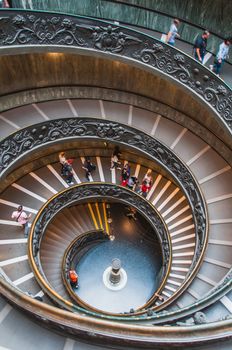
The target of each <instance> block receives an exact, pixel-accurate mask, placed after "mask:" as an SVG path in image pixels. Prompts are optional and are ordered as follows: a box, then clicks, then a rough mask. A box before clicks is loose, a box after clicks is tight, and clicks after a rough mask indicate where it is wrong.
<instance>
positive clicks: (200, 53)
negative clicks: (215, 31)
mask: <svg viewBox="0 0 232 350" xmlns="http://www.w3.org/2000/svg"><path fill="white" fill-rule="evenodd" d="M209 36H210V33H209V31H208V30H205V31H204V32H203V33H202V35H201V36H200V35H198V36H197V38H196V40H195V43H194V46H193V48H194V58H195V59H196V60H197V61H199V62H201V63H203V62H204V57H205V53H206V47H207V40H208V38H209Z"/></svg>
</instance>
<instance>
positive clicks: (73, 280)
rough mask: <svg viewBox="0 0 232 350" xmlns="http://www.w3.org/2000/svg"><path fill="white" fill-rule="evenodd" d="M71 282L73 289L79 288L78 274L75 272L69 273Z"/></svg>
mask: <svg viewBox="0 0 232 350" xmlns="http://www.w3.org/2000/svg"><path fill="white" fill-rule="evenodd" d="M69 281H70V284H71V286H72V287H74V288H78V274H77V273H76V271H75V270H70V271H69Z"/></svg>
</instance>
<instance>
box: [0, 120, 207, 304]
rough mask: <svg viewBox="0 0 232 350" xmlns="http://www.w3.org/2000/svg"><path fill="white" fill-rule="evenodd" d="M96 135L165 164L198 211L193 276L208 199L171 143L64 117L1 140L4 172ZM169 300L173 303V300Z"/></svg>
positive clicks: (115, 125)
mask: <svg viewBox="0 0 232 350" xmlns="http://www.w3.org/2000/svg"><path fill="white" fill-rule="evenodd" d="M94 138H95V139H101V140H103V141H110V142H116V143H122V144H123V145H126V146H127V147H130V148H132V149H135V150H136V151H137V152H139V153H141V152H142V153H143V154H145V155H146V157H148V158H150V159H152V160H154V161H156V162H158V163H159V164H161V166H163V167H164V168H165V169H166V171H167V172H169V173H170V174H171V177H173V178H174V179H175V181H176V182H177V183H179V185H180V187H181V188H182V190H183V192H184V193H185V195H186V197H187V199H188V202H189V205H190V207H191V209H192V212H193V213H194V223H195V231H196V250H195V255H194V259H193V263H192V265H191V276H194V275H195V274H196V272H197V271H198V269H199V267H200V263H201V261H202V258H203V255H204V251H205V249H206V245H207V240H208V220H207V210H206V205H205V200H204V198H203V196H202V193H201V190H200V187H199V185H198V183H197V181H196V180H195V178H194V176H193V174H192V173H191V171H190V170H189V169H188V168H187V167H186V165H185V164H184V163H183V162H182V161H181V160H180V159H179V158H178V157H177V156H176V155H175V154H174V153H173V152H172V151H171V150H170V149H169V148H168V147H167V146H165V145H164V144H162V143H161V142H160V141H157V140H155V139H154V138H152V137H151V136H148V135H147V134H145V133H144V132H142V131H138V130H135V129H134V128H131V127H129V126H126V125H123V124H119V123H115V122H109V121H107V120H99V119H91V118H81V119H80V118H77V119H76V118H71V119H68V118H64V119H57V120H54V121H47V122H43V123H39V124H36V125H33V126H30V127H27V128H24V129H22V130H20V131H18V132H16V133H14V134H12V135H10V136H9V137H7V138H6V139H4V140H3V141H2V142H1V143H0V146H1V148H0V171H1V172H2V176H4V172H5V171H6V170H9V168H10V166H11V165H13V164H14V163H15V162H16V163H17V161H18V160H19V159H20V157H22V156H24V155H26V154H28V153H29V152H32V151H34V150H36V149H37V148H39V147H46V146H47V145H50V144H53V143H54V142H56V141H58V140H61V139H62V141H64V140H65V139H66V140H71V139H76V140H77V139H87V140H88V139H91V140H92V139H94ZM12 150H13V152H12ZM0 175H1V174H0ZM190 281H191V278H190V275H189V277H188V279H187V280H186V281H185V283H186V285H187V284H188V283H190ZM183 288H184V284H182V288H180V289H178V291H179V293H180V292H181V291H182V290H183ZM168 300H169V302H171V300H172V299H171V298H170V299H168Z"/></svg>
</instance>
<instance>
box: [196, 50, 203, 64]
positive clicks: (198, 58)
mask: <svg viewBox="0 0 232 350" xmlns="http://www.w3.org/2000/svg"><path fill="white" fill-rule="evenodd" d="M204 57H205V55H202V56H201V58H202V61H200V60H199V58H198V55H197V52H196V50H195V51H194V58H195V60H197V61H198V62H201V63H203V62H204Z"/></svg>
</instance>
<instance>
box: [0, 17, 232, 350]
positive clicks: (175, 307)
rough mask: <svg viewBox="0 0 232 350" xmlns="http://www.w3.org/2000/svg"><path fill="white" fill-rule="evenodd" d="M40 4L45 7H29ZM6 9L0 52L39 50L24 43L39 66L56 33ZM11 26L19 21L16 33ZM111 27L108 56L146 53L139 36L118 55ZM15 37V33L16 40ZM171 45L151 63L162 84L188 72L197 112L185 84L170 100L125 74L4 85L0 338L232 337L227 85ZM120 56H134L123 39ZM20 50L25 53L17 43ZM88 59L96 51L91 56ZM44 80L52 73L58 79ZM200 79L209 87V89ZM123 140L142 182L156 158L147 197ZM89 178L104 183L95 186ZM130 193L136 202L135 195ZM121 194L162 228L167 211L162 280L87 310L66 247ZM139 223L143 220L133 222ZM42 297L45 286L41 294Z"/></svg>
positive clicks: (46, 344)
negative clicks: (65, 163) (27, 220)
mask: <svg viewBox="0 0 232 350" xmlns="http://www.w3.org/2000/svg"><path fill="white" fill-rule="evenodd" d="M32 15H33V16H34V17H36V16H38V18H37V19H34V18H32V17H30V16H32ZM4 16H5V20H4V24H3V32H4V31H5V32H6V33H10V34H9V36H8V38H6V36H4V35H3V39H1V40H3V41H2V42H1V45H2V52H3V53H8V54H9V56H7V57H8V59H9V60H11V56H10V54H14V55H16V54H17V53H18V52H19V53H24V57H25V60H27V57H26V56H27V55H26V54H25V53H26V52H28V50H29V49H30V50H29V52H32V53H33V54H34V52H35V56H37V55H38V57H39V59H38V62H37V64H38V65H39V62H40V60H41V59H42V58H44V57H42V56H41V54H40V53H37V54H36V52H38V51H39V49H38V47H39V45H41V48H42V49H44V47H45V49H46V46H49V43H48V42H46V40H50V38H47V39H46V40H45V42H44V41H43V40H44V38H43V37H42V34H41V33H40V34H41V35H40V38H39V40H40V42H39V41H38V42H37V43H35V42H33V40H35V39H34V37H33V36H32V37H33V39H32V42H31V43H30V38H31V36H30V35H31V34H29V37H28V39H27V40H24V35H25V32H26V31H29V29H28V28H29V27H27V22H26V21H27V19H28V20H29V21H31V23H32V26H35V23H37V24H38V23H39V21H40V18H39V16H40V13H37V14H36V13H30V12H28V13H27V12H22V13H21V14H20V15H17V13H14V12H13V11H12V12H10V11H9V13H8V12H7V11H5V12H4V15H3V17H4ZM20 16H21V17H20ZM27 16H28V17H27ZM42 16H43V14H42ZM46 16H47V15H45V19H44V20H46V18H47V17H46ZM51 16H52V15H51ZM51 16H50V14H48V18H49V25H51V23H52V24H53V25H56V23H55V22H54V23H53V22H52V20H51ZM59 16H61V21H62V23H63V27H62V28H66V29H67V28H68V30H70V25H73V24H72V23H71V22H68V21H75V19H73V18H72V17H70V18H68V16H65V17H62V15H57V18H58V17H59ZM66 17H67V18H66ZM9 18H11V20H9ZM65 20H66V22H65ZM36 21H37V22H36ZM12 23H13V25H12ZM70 23H71V24H70ZM82 23H83V25H84V26H85V28H87V27H88V26H91V28H93V26H94V29H93V32H94V35H95V38H96V37H97V36H98V35H99V31H100V29H96V28H100V27H96V26H100V24H101V25H102V27H101V28H104V26H105V25H106V24H104V23H100V22H99V21H97V20H92V22H91V19H88V20H87V22H85V19H80V21H79V22H78V25H79V26H80V25H81V24H82ZM8 26H9V28H8ZM28 26H29V25H28ZM65 26H66V27H65ZM12 28H13V29H14V30H15V28H16V33H17V35H14V33H13V29H12ZM72 28H73V27H72ZM82 29H83V26H82ZM62 30H64V29H62ZM86 30H87V31H88V30H89V28H87V29H86ZM98 30H99V31H98ZM111 30H112V29H109V28H108V31H107V37H104V38H103V40H102V39H101V38H102V37H100V36H98V37H97V41H96V43H97V46H95V47H94V50H95V51H96V50H99V52H100V53H102V52H103V53H104V55H106V56H107V55H109V57H110V59H111V60H112V65H114V67H115V65H116V67H117V65H125V66H126V65H128V67H129V66H130V63H129V61H130V59H135V60H136V59H138V48H137V47H136V51H135V52H134V53H133V55H131V58H130V59H128V61H124V63H120V62H119V61H117V58H118V59H122V56H120V55H121V52H122V51H120V50H121V49H119V46H120V45H122V41H120V42H118V41H117V42H116V44H115V47H114V46H113V49H115V50H116V51H115V50H111V51H110V50H109V46H107V45H108V44H107V42H106V46H104V45H105V41H104V40H107V38H109V37H110V35H111V33H112V31H111ZM121 30H122V31H124V30H125V29H121ZM64 31H65V30H64ZM73 31H74V29H73ZM73 31H72V34H73V33H74V32H73ZM127 31H129V32H126V34H125V35H124V36H123V34H120V35H121V38H123V39H124V40H129V41H130V40H131V41H132V42H133V43H131V45H133V44H134V43H135V42H136V44H135V45H137V42H139V43H140V44H141V42H142V39H141V37H140V36H139V35H144V34H139V35H138V36H136V35H137V34H138V33H137V34H136V33H135V32H133V31H130V30H129V29H127ZM113 33H114V31H113ZM115 33H116V29H115ZM123 33H124V32H123ZM37 34H38V33H37ZM66 34H67V33H66ZM69 34H70V31H69ZM69 34H67V35H69ZM129 34H130V35H129ZM59 35H61V34H59ZM73 35H74V34H73ZM16 36H17V37H18V39H19V40H18V39H14V40H18V41H17V42H15V41H14V40H13V39H12V38H16ZM91 38H92V36H91ZM143 38H144V40H147V41H146V46H145V48H144V50H145V51H146V50H147V51H146V53H145V54H146V55H148V54H150V53H151V54H152V55H153V56H152V57H153V58H154V57H155V56H156V54H157V52H158V53H159V52H160V47H159V46H156V47H155V44H154V47H155V50H154V51H152V49H151V48H150V49H149V48H148V44H149V40H150V39H149V37H146V36H145V35H144V37H143ZM11 39H12V40H11ZM37 39H38V38H37ZM86 42H87V41H86ZM99 43H100V44H101V45H100V44H99ZM16 44H17V45H16ZM75 44H77V45H80V47H81V48H80V52H81V50H83V51H85V50H88V48H85V49H83V47H82V45H83V42H81V41H79V42H78V43H75ZM140 44H139V45H140ZM156 44H157V45H160V44H159V43H156ZM15 45H16V46H17V48H16V49H15V47H14V46H15ZM30 45H31V46H30ZM59 45H60V47H59ZM65 45H69V41H67V42H65V39H63V41H62V39H61V38H59V43H56V44H55V46H56V47H55V48H56V49H57V47H59V50H60V51H62V50H64V51H65V49H64V47H65ZM73 45H74V44H73ZM112 45H114V44H112ZM11 46H12V47H11ZM29 46H30V47H29ZM85 46H87V44H86V45H85ZM157 48H158V49H157ZM11 49H12V52H11V51H10V50H11ZM68 49H70V48H68ZM156 49H157V50H158V51H156ZM166 49H167V50H168V53H167V54H168V57H170V55H171V54H172V51H171V53H170V49H169V48H168V47H167V48H165V47H164V48H163V49H162V50H166ZM4 50H5V51H4ZM7 50H8V51H7ZM14 50H15V51H14ZM20 50H21V51H20ZM53 50H54V48H53ZM71 50H74V49H73V47H72V49H71ZM94 50H93V48H89V53H88V54H86V52H85V53H84V54H85V56H83V57H84V58H86V57H87V56H88V55H92V54H93V55H94V54H95V53H93V52H94ZM148 50H150V51H148ZM162 50H161V51H162ZM172 50H173V55H174V56H173V57H174V58H175V59H176V61H177V62H180V65H178V64H179V63H178V64H177V66H175V69H176V71H175V73H170V71H171V69H169V70H167V71H165V72H163V71H162V69H163V66H161V64H160V65H159V64H158V66H155V63H154V62H153V63H152V65H151V67H150V68H149V69H151V70H152V69H153V68H152V67H154V66H155V67H156V71H154V72H153V74H154V75H156V74H157V75H159V74H161V76H162V74H163V76H162V79H163V80H162V79H161V78H160V79H161V80H160V84H161V85H160V87H162V86H163V85H162V84H164V86H166V85H165V84H169V82H170V79H174V80H175V79H176V80H178V79H179V81H178V82H179V83H180V85H178V84H177V87H176V89H177V90H178V89H179V91H180V94H183V96H185V95H186V100H185V104H186V106H185V108H186V110H188V108H189V109H190V110H193V109H194V107H196V110H197V111H198V113H197V115H196V116H195V117H193V114H194V113H193V112H192V111H189V113H188V114H186V115H185V114H184V112H183V108H182V107H183V104H182V103H181V102H180V100H179V103H180V105H178V98H179V99H180V98H181V95H179V96H178V95H176V96H177V97H178V98H176V99H173V100H172V97H171V96H167V104H165V101H161V102H160V101H159V102H158V101H155V102H154V101H153V99H152V98H151V97H149V95H148V97H146V96H144V95H141V94H140V93H137V95H136V93H135V91H133V93H130V92H128V91H123V87H125V85H124V86H122V89H121V91H119V89H118V90H116V86H115V85H113V84H112V87H110V88H106V87H105V86H104V85H103V87H101V86H100V85H101V84H100V83H99V86H96V84H92V86H85V84H84V83H83V85H82V86H78V87H72V86H65V85H68V84H65V83H63V84H59V86H52V81H51V83H50V84H48V85H47V84H46V82H45V80H44V81H42V82H41V81H40V82H39V83H38V85H37V86H32V87H29V84H27V83H26V84H25V85H24V86H26V89H24V90H25V91H22V90H23V89H21V91H17V89H16V90H12V91H7V88H6V92H5V95H4V96H3V94H2V96H1V103H2V107H1V110H2V112H1V115H0V137H1V155H0V156H1V174H2V181H1V191H2V192H1V195H0V213H1V214H0V228H1V230H0V268H1V284H0V292H1V294H2V298H1V300H0V335H1V337H0V338H1V341H0V348H2V349H12V350H13V349H23V348H29V349H34V348H36V347H37V346H38V344H37V340H38V342H39V344H40V348H41V349H52V348H56V349H65V350H68V349H103V348H106V347H110V348H115V349H120V348H122V349H127V348H138V349H145V348H154V349H156V348H157V349H166V348H172V347H173V348H186V349H188V348H189V349H190V348H192V347H194V346H197V348H198V349H208V348H209V349H219V347H220V348H221V347H222V348H223V349H230V347H231V341H230V337H231V314H232V294H231V293H232V292H231V263H232V254H231V250H232V238H231V228H232V218H231V212H232V188H231V186H232V181H231V178H232V171H231V148H230V147H231V101H230V98H231V90H229V88H228V87H227V86H226V84H224V83H223V82H222V81H220V80H219V79H218V78H216V77H215V76H214V75H213V73H211V72H209V71H208V70H207V69H206V68H205V67H201V66H200V65H199V64H198V63H196V62H194V61H193V60H192V59H191V58H190V57H187V58H185V59H186V60H187V63H186V67H184V68H183V67H182V66H181V64H182V63H181V62H182V61H181V60H182V59H181V58H180V54H181V53H180V52H179V51H177V50H175V49H172ZM51 51H52V50H51ZM99 52H98V54H99V55H100V53H99ZM81 54H82V55H83V52H81ZM117 55H118V57H117ZM146 55H145V56H143V54H142V55H141V56H140V58H141V57H143V58H144V59H142V65H141V66H140V67H139V68H140V69H141V70H142V69H144V70H145V69H147V65H149V64H150V61H149V60H148V56H146ZM177 55H179V56H178V57H177ZM18 56H20V55H18ZM125 56H126V57H128V56H129V53H128V51H126V53H125ZM2 57H4V56H2ZM80 57H81V55H80ZM12 59H13V60H14V59H15V61H16V62H18V59H17V57H16V56H12ZM62 59H63V58H61V60H62ZM97 59H98V58H96V60H97ZM58 60H59V58H58ZM70 60H71V59H70ZM77 60H78V58H77ZM155 60H158V58H157V57H156V58H155ZM82 61H84V59H82ZM105 61H106V60H105ZM176 61H175V62H176ZM79 62H81V61H79ZM86 62H87V64H88V63H89V61H88V60H87V58H86ZM56 64H59V62H58V61H56ZM83 64H84V63H83ZM106 64H107V63H106ZM175 64H176V63H175ZM22 65H23V62H22ZM188 65H192V66H193V67H192V71H193V76H196V77H197V78H196V79H197V81H196V82H195V85H194V86H193V84H192V85H191V84H190V83H189V82H190V80H188V81H187V80H185V77H183V74H187V75H188V74H190V73H186V70H187V69H188ZM180 67H181V68H180ZM126 69H127V68H126ZM128 69H130V68H128ZM159 70H160V71H159ZM179 70H180V76H178V72H179ZM67 72H68V70H67ZM69 73H70V72H69ZM85 73H86V72H85ZM135 73H136V72H135ZM16 74H17V73H16ZM86 74H87V73H86ZM125 74H126V70H125ZM141 74H142V73H141ZM168 74H174V75H172V76H168ZM206 77H207V78H206ZM44 78H45V77H44ZM110 78H111V77H110ZM120 78H121V79H122V77H120ZM47 79H48V82H49V79H50V78H49V77H47ZM68 79H69V78H67V83H68ZM25 80H26V79H25ZM51 80H52V78H51ZM109 80H110V79H109ZM164 81H165V83H164ZM17 84H20V82H18V81H17ZM148 84H149V82H148ZM170 84H171V83H170ZM184 84H186V86H187V87H186V86H184ZM199 84H200V85H199ZM207 84H209V85H207ZM80 85H81V84H80ZM87 85H91V84H87ZM94 85H95V86H94ZM206 85H207V86H206ZM22 86H23V85H22ZM43 86H44V87H43ZM47 86H49V87H47ZM180 86H181V87H180ZM216 86H218V90H217V89H216ZM36 87H37V89H36ZM203 87H204V88H206V89H208V90H207V93H206V94H205V95H204V96H203V93H202V90H203ZM194 88H195V90H194ZM172 89H173V87H172ZM188 89H192V91H190V92H189V90H188ZM223 89H224V90H223ZM18 90H20V89H18ZM172 91H173V90H172ZM215 91H216V93H215ZM220 91H222V94H220ZM223 91H224V92H223ZM225 91H226V93H227V95H229V97H228V98H227V99H224V96H227V95H226V93H225ZM189 94H191V97H192V100H190V99H189V98H190V97H189ZM210 94H215V96H216V97H215V99H214V98H212V99H211V95H210ZM220 98H221V100H220ZM160 100H162V99H161V98H160ZM215 101H216V102H215ZM228 101H229V102H228ZM190 102H191V105H190ZM181 108H182V112H181V111H180V110H181ZM201 108H202V110H201ZM202 117H204V118H205V120H204V121H202ZM74 127H75V130H74ZM131 135H132V136H131ZM153 142H154V143H153ZM115 145H119V146H120V149H121V152H122V156H121V162H122V164H123V163H124V162H126V161H128V162H129V163H130V166H131V174H135V175H136V177H138V179H139V181H140V183H141V182H142V179H143V177H144V176H145V174H146V173H147V171H148V170H149V169H150V170H152V176H153V185H152V187H151V189H150V191H149V193H148V196H147V198H146V199H144V198H143V197H142V196H141V195H140V194H137V193H135V192H133V191H130V190H128V189H125V188H123V187H122V186H120V183H121V179H120V170H117V169H113V170H110V157H111V154H112V150H113V148H114V146H115ZM61 150H65V151H66V153H67V155H68V157H70V158H73V159H74V161H73V171H74V182H75V183H74V185H73V186H69V185H68V184H67V183H66V181H65V180H64V178H63V177H62V176H61V175H60V164H59V162H58V153H59V151H61ZM85 156H90V157H91V159H92V161H93V162H94V163H95V164H96V171H95V172H93V173H92V175H91V177H90V182H86V178H85V172H84V170H83V169H82V166H83V162H84V157H85ZM91 189H93V190H94V191H95V192H93V193H91V194H89V193H88V191H90V192H91ZM78 191H79V192H78ZM81 191H83V193H84V194H82V192H81ZM110 191H111V192H110ZM114 191H115V192H114ZM75 193H80V194H78V196H80V198H79V197H78V198H77V199H75V203H74V202H70V203H68V201H69V197H70V196H71V195H73V194H75ZM108 193H113V194H112V195H111V196H110V195H109V194H108ZM63 197H64V198H65V200H64V202H63V204H62V208H61V209H60V208H59V210H57V212H55V213H54V214H53V212H52V215H53V216H52V215H51V216H52V219H51V218H48V219H47V222H46V221H45V222H44V223H45V224H44V227H42V226H43V225H41V222H43V221H41V220H43V218H44V216H46V215H47V214H46V213H49V210H50V211H51V210H55V209H54V208H55V207H56V205H57V203H58V204H59V203H60V202H59V201H62V198H63ZM132 197H133V201H132V199H131V201H132V202H129V200H130V199H129V198H132ZM196 198H197V200H196ZM79 200H80V202H78V201H79ZM121 200H122V201H124V202H125V203H126V204H128V203H129V204H130V203H131V205H135V207H136V209H137V210H138V212H139V213H140V214H141V215H142V217H143V218H144V217H145V218H146V219H147V220H151V221H150V223H149V224H151V225H154V229H155V228H157V226H156V225H155V224H154V221H152V218H153V217H154V218H157V220H159V222H161V224H162V225H163V226H162V227H163V231H162V230H161V231H159V230H158V229H157V232H161V233H162V232H165V235H166V236H161V237H162V239H159V242H160V249H161V251H162V254H163V259H164V260H165V257H167V256H168V257H169V260H168V261H167V262H166V266H167V268H166V270H165V277H164V276H163V283H161V286H160V288H158V289H157V290H156V292H157V294H158V296H159V297H157V295H153V296H152V298H151V299H149V300H148V301H147V302H148V303H147V304H146V303H145V304H146V305H145V306H144V305H142V306H141V307H139V308H138V309H136V310H132V312H131V311H130V310H129V309H128V310H125V313H118V314H113V313H112V315H110V314H107V313H104V312H100V311H99V310H95V309H91V308H86V309H85V307H84V304H82V303H80V304H78V300H74V299H73V298H72V297H71V296H70V294H69V292H68V290H67V288H66V286H65V283H64V281H63V280H62V274H61V270H62V261H63V260H62V259H63V256H64V254H65V251H66V249H67V248H68V246H70V244H72V242H73V240H74V239H76V238H78V237H79V236H81V235H83V234H85V233H86V232H90V231H94V230H99V229H101V230H103V231H104V232H106V234H107V235H109V236H110V235H111V234H112V232H111V229H112V227H111V224H110V223H109V222H108V220H107V204H109V203H111V202H112V201H113V203H114V201H116V202H117V201H119V202H120V201H121ZM19 204H21V205H23V207H24V210H25V211H26V212H27V213H31V214H32V218H31V232H30V237H29V239H27V238H24V235H23V231H22V228H21V227H20V225H19V224H18V223H17V222H15V221H12V219H11V213H12V211H13V210H15V208H17V207H18V205H19ZM110 205H111V204H110ZM113 205H114V204H112V206H113ZM136 205H137V206H136ZM144 208H145V209H144ZM204 209H205V210H204ZM140 214H139V215H140ZM151 217H152V218H151ZM127 220H128V219H127ZM154 220H155V219H154ZM156 222H158V221H156ZM113 224H114V220H113ZM133 225H134V227H136V221H135V222H134V223H133ZM39 228H40V229H39ZM38 232H40V234H41V236H38ZM144 239H145V241H146V240H147V242H148V244H149V239H150V240H151V241H150V244H152V237H149V236H148V237H145V238H144ZM167 247H168V248H167ZM165 252H166V253H165ZM165 254H167V255H165ZM66 282H67V281H66ZM67 283H68V282H67ZM137 292H138V293H139V288H138V291H137ZM36 297H42V299H43V301H42V302H41V301H40V300H36ZM26 314H28V315H29V316H30V317H31V318H33V320H34V321H37V323H39V325H37V324H36V323H35V322H34V321H31V320H29V318H27V316H28V315H26ZM41 325H42V326H44V327H41ZM52 330H55V332H58V333H59V334H57V333H55V332H53V331H52Z"/></svg>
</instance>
